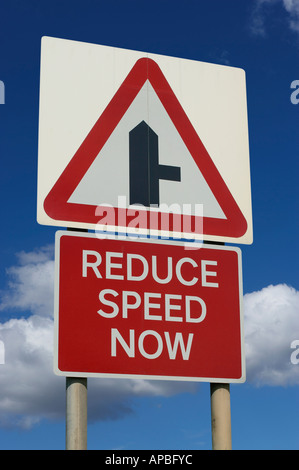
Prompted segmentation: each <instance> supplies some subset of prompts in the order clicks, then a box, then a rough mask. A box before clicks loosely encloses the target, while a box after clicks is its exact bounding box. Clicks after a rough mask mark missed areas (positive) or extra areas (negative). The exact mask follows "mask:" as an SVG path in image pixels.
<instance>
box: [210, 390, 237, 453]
mask: <svg viewBox="0 0 299 470" xmlns="http://www.w3.org/2000/svg"><path fill="white" fill-rule="evenodd" d="M210 398H211V427H212V449H213V450H231V449H232V434H231V412H230V385H229V384H224V383H211V384H210Z"/></svg>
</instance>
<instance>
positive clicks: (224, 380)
mask: <svg viewBox="0 0 299 470" xmlns="http://www.w3.org/2000/svg"><path fill="white" fill-rule="evenodd" d="M65 235H67V236H76V237H78V236H79V237H82V238H96V237H97V235H96V233H84V232H76V231H74V232H66V231H57V232H56V236H55V292H54V372H55V374H56V375H59V376H64V377H65V376H68V377H98V378H124V379H144V380H176V381H194V382H215V383H243V382H245V380H246V370H245V348H244V328H243V281H242V260H241V256H242V253H241V249H240V248H239V247H234V246H225V245H218V244H217V245H216V244H215V245H213V244H211V245H210V244H201V243H189V244H188V243H184V242H181V241H171V242H170V241H169V240H163V239H154V238H150V239H149V238H143V237H133V236H131V237H129V238H128V240H130V241H135V242H137V243H151V244H152V243H159V244H164V245H168V246H169V245H170V244H173V245H177V246H185V247H186V248H188V249H189V250H190V249H200V248H201V247H204V248H209V249H211V250H213V249H215V250H227V251H234V252H235V253H237V256H238V276H239V279H238V280H239V302H240V333H241V369H242V374H241V377H240V378H238V379H232V378H229V379H227V378H215V377H203V378H199V377H179V376H160V375H159V376H155V375H137V374H118V373H117V374H111V373H109V374H108V373H103V374H102V373H88V372H67V371H61V370H59V368H58V326H59V270H60V238H61V237H62V236H65ZM106 238H107V239H115V238H117V237H116V236H115V235H108V234H107V235H106Z"/></svg>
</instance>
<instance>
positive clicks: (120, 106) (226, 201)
mask: <svg viewBox="0 0 299 470" xmlns="http://www.w3.org/2000/svg"><path fill="white" fill-rule="evenodd" d="M146 83H148V84H149V87H150V89H151V90H154V92H155V94H156V96H157V97H158V100H159V103H161V105H162V107H163V110H165V112H166V113H167V116H168V117H169V119H170V121H171V123H172V126H173V128H174V129H175V130H176V132H177V134H178V135H179V136H180V139H181V140H182V142H183V143H184V146H185V147H186V149H188V152H189V154H190V156H191V157H192V159H193V161H194V163H195V169H196V171H197V170H198V172H199V174H200V175H201V177H202V181H203V182H204V185H205V186H206V188H207V189H206V190H205V194H207V195H208V197H209V198H210V200H212V199H213V200H214V206H215V207H216V206H218V209H217V208H216V209H215V210H214V212H215V213H213V214H210V213H207V214H206V215H205V208H204V210H203V215H190V213H189V214H188V215H186V217H189V218H190V219H191V223H190V224H189V226H190V231H192V229H191V227H193V228H194V227H195V226H196V227H199V226H200V227H201V229H202V231H201V233H200V234H199V235H212V236H219V237H233V238H239V237H241V236H243V235H244V234H245V232H246V230H247V222H246V219H245V217H244V216H243V214H242V212H241V211H240V209H239V207H238V205H237V203H236V201H235V200H234V198H233V196H232V194H231V192H230V191H229V189H228V187H227V185H226V184H225V182H224V180H223V179H222V177H221V175H220V173H219V171H218V170H217V168H216V166H215V164H214V162H213V160H212V159H211V157H210V155H209V154H208V152H207V150H206V148H205V147H204V145H203V143H202V141H201V139H200V138H199V136H198V135H197V133H196V131H195V129H194V128H193V126H192V124H191V122H190V120H189V118H188V117H187V115H186V113H185V111H184V110H183V108H182V106H181V105H180V103H179V101H178V99H177V98H176V96H175V94H174V92H173V91H172V89H171V87H170V85H169V83H168V82H167V80H166V78H165V76H164V75H163V73H162V71H161V69H160V68H159V66H158V65H157V63H156V62H155V61H153V60H152V59H149V58H142V59H139V60H138V61H137V62H136V63H135V65H134V67H133V68H132V70H131V71H130V73H129V74H128V76H127V77H126V79H125V80H124V82H123V83H122V85H121V86H120V87H119V89H118V91H117V92H116V94H115V95H114V96H113V98H112V100H111V101H110V103H109V104H108V106H107V107H106V109H105V110H104V112H103V113H102V114H101V116H100V117H99V119H98V120H97V122H96V123H95V125H94V126H93V128H92V129H91V131H90V132H89V134H88V135H87V137H86V138H85V140H84V141H83V143H82V144H81V146H80V147H79V149H78V150H77V152H76V153H75V155H74V156H73V158H72V159H71V160H70V162H69V164H68V165H67V166H66V168H65V170H64V171H63V173H62V174H61V176H60V177H59V179H58V180H57V182H56V183H55V185H54V186H53V188H52V189H51V191H50V192H49V194H48V195H47V197H46V199H45V201H44V209H45V212H46V213H47V214H48V216H49V217H51V218H52V219H54V220H57V221H64V222H65V221H69V222H76V223H79V224H80V223H82V224H84V225H85V224H90V225H93V224H94V225H95V226H96V224H97V223H98V222H99V211H98V210H97V208H98V206H99V205H101V204H103V205H104V204H105V203H107V204H109V203H110V201H108V200H106V201H103V200H102V201H95V200H94V199H92V200H91V202H88V201H86V200H84V198H82V200H81V199H80V194H81V192H82V191H81V192H80V191H78V188H79V187H80V184H81V182H82V181H83V179H84V178H85V175H87V174H88V172H89V173H90V171H91V169H92V168H93V166H92V165H93V164H94V162H95V161H96V159H97V157H98V158H103V157H101V156H102V155H103V154H104V150H103V149H104V147H105V146H106V147H107V144H108V143H109V140H110V138H111V135H112V134H113V133H114V131H115V129H116V128H117V126H119V124H120V122H121V121H122V119H123V118H124V117H125V116H126V114H127V113H128V112H129V109H130V107H132V105H133V103H134V100H135V99H136V97H137V95H138V94H140V92H141V90H142V89H143V88H144V85H145V84H146ZM148 113H149V116H150V111H148ZM149 121H150V119H149ZM135 124H136V125H134V126H133V127H132V128H128V129H129V131H128V135H127V147H128V149H127V153H128V162H129V165H130V169H129V170H128V171H129V179H130V182H128V184H130V200H129V201H127V202H128V204H127V207H116V204H115V202H114V203H113V204H112V205H113V207H115V213H116V218H115V226H116V227H118V228H122V229H123V228H125V227H124V221H126V223H127V224H128V222H130V220H132V210H131V211H130V207H129V205H130V204H142V205H143V206H145V207H151V208H152V207H153V206H154V207H156V208H157V207H158V208H159V197H160V192H159V181H160V180H170V181H171V182H175V184H177V185H179V184H180V181H181V170H180V165H172V164H171V165H162V164H160V163H159V155H158V152H159V150H158V147H159V144H158V138H159V136H158V134H157V133H156V132H155V129H152V128H151V122H145V120H144V119H140V122H136V123H135ZM122 147H123V146H122ZM191 157H190V158H191ZM110 177H111V174H110ZM112 177H113V176H112ZM90 181H93V184H97V182H96V178H94V179H93V180H92V179H91V180H90ZM87 184H89V183H86V184H85V186H86V185H87ZM110 184H111V181H109V178H108V179H107V181H106V185H107V186H109V185H110ZM173 184H174V183H173ZM89 185H90V184H89ZM176 187H178V186H176ZM198 189H199V188H198V187H194V188H193V191H194V194H195V196H194V197H195V198H196V192H197V191H198ZM76 191H77V194H76ZM208 192H209V193H210V194H208ZM199 193H200V192H199ZM119 195H121V194H119ZM172 202H173V203H176V202H179V203H181V204H183V203H184V202H186V201H182V200H180V201H175V200H173V201H172ZM201 203H202V204H203V205H204V204H205V201H204V200H198V204H201ZM161 212H162V209H161ZM181 214H183V215H182V217H185V215H184V213H183V212H181ZM172 217H173V220H172V221H171V222H170V223H171V224H172V228H171V227H169V226H168V227H164V226H163V221H162V218H158V217H155V218H151V219H150V221H149V218H146V217H145V218H143V219H142V220H143V222H142V220H141V219H139V228H141V229H150V230H153V229H154V230H157V231H158V232H159V231H161V230H165V229H168V230H170V231H171V229H173V230H174V227H175V226H177V222H178V217H181V215H178V214H176V215H173V216H172ZM196 219H202V220H201V223H200V224H196ZM168 220H169V219H168ZM153 223H154V224H155V226H153V225H152V224H153Z"/></svg>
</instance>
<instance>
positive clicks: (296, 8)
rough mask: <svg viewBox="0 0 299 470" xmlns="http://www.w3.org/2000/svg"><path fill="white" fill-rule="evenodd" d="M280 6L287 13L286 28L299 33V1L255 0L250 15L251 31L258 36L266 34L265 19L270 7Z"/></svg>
mask: <svg viewBox="0 0 299 470" xmlns="http://www.w3.org/2000/svg"><path fill="white" fill-rule="evenodd" d="M278 4H280V5H281V6H282V7H283V8H284V10H285V11H286V13H287V21H288V26H289V28H290V29H291V30H293V31H295V32H297V33H299V0H255V3H254V6H253V10H252V15H251V25H250V26H251V31H252V32H253V33H254V34H256V35H260V36H264V35H265V34H266V25H265V19H266V17H267V16H268V15H269V13H270V11H271V10H270V7H272V6H273V5H278Z"/></svg>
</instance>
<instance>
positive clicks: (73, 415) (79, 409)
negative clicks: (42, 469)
mask: <svg viewBox="0 0 299 470" xmlns="http://www.w3.org/2000/svg"><path fill="white" fill-rule="evenodd" d="M65 448H66V450H87V378H80V377H66V440H65Z"/></svg>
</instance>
